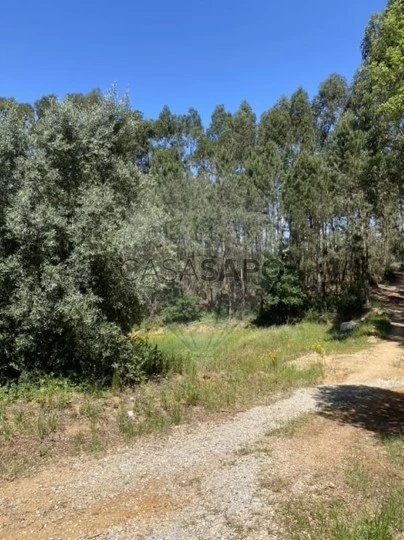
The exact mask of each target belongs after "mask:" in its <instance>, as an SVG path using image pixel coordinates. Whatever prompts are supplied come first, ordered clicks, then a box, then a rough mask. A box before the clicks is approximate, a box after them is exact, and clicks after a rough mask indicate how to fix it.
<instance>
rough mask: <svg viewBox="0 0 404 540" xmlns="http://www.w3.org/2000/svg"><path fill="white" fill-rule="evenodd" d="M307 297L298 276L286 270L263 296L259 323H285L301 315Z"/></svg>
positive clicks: (295, 319)
mask: <svg viewBox="0 0 404 540" xmlns="http://www.w3.org/2000/svg"><path fill="white" fill-rule="evenodd" d="M306 306H307V298H306V296H305V294H304V292H303V290H302V287H301V284H300V281H299V279H298V277H297V276H296V275H295V274H294V273H293V272H292V271H290V270H286V271H285V272H283V273H282V274H281V276H280V277H279V278H278V279H277V280H276V281H275V283H273V284H272V286H271V287H270V290H269V291H268V292H267V293H266V294H265V296H264V298H263V306H262V310H261V313H260V317H259V319H258V322H259V323H261V324H262V323H266V324H285V323H289V322H295V321H297V320H299V319H300V318H302V317H303V315H304V312H305V308H306Z"/></svg>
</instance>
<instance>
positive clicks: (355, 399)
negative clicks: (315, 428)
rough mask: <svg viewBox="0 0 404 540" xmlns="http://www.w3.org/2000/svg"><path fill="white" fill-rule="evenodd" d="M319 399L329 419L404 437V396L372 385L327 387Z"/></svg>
mask: <svg viewBox="0 0 404 540" xmlns="http://www.w3.org/2000/svg"><path fill="white" fill-rule="evenodd" d="M316 400H317V406H318V407H319V414H320V415H321V416H323V417H325V418H328V419H331V420H335V421H337V422H339V423H343V424H351V425H354V426H357V427H361V428H364V429H366V430H368V431H372V432H373V433H375V434H377V435H381V436H383V437H395V436H398V435H404V393H400V392H394V391H392V390H385V389H382V388H376V387H371V386H356V385H342V386H323V387H320V388H318V392H317V395H316Z"/></svg>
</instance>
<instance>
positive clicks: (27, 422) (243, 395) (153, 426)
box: [0, 321, 377, 478]
mask: <svg viewBox="0 0 404 540" xmlns="http://www.w3.org/2000/svg"><path fill="white" fill-rule="evenodd" d="M370 335H377V328H376V327H375V326H374V321H369V322H367V323H364V324H362V326H360V327H359V328H357V329H356V330H355V331H354V332H353V333H352V334H351V335H350V336H348V337H346V338H345V339H335V337H334V335H333V334H332V333H330V327H329V326H327V325H324V324H320V323H313V322H302V323H299V324H296V325H294V326H283V327H278V328H271V329H257V328H246V327H244V326H240V325H239V324H236V323H235V326H232V325H230V324H226V323H224V322H223V323H222V324H217V325H215V326H208V325H207V324H205V325H203V326H202V325H195V324H194V325H188V326H186V325H182V326H181V325H180V326H175V327H170V329H168V328H167V327H164V328H159V329H149V330H148V331H145V330H142V331H139V330H137V331H136V332H135V339H136V340H138V341H145V342H146V341H147V342H148V344H149V345H148V346H149V347H151V348H152V349H154V348H155V347H157V348H158V351H159V352H160V351H162V357H163V358H165V359H166V364H165V365H164V367H163V369H162V371H164V375H161V376H159V377H154V378H152V379H146V378H145V379H144V380H143V382H141V383H139V384H137V385H135V386H131V387H130V386H129V387H128V386H121V385H120V383H119V379H118V378H116V379H113V380H112V383H111V384H110V385H109V386H105V385H100V384H98V383H93V384H90V383H79V382H77V383H75V382H74V381H72V380H69V379H66V378H55V377H53V376H51V375H50V376H48V377H42V378H39V379H36V380H33V381H31V382H30V381H26V382H24V381H20V382H19V383H18V384H10V385H7V386H4V387H2V388H1V389H0V442H1V444H0V448H1V450H0V457H1V459H0V462H1V466H0V474H1V476H2V477H5V478H13V477H15V476H18V475H21V474H27V473H29V472H30V471H32V470H35V468H36V467H37V466H39V465H40V464H43V463H45V462H46V461H47V460H49V459H53V458H55V457H58V456H59V457H63V456H68V455H77V454H83V453H93V452H95V453H99V452H102V451H103V450H106V449H108V448H111V447H113V446H117V445H121V444H128V442H129V441H130V440H131V439H133V438H134V437H137V436H139V435H144V434H148V433H153V432H156V431H164V430H166V429H168V428H169V427H170V426H173V425H177V424H181V423H184V422H188V421H192V419H195V418H197V419H198V420H203V419H208V418H212V417H216V416H217V415H221V414H228V413H232V412H235V411H238V410H242V409H244V408H247V407H249V406H252V405H256V404H262V403H268V402H270V401H272V400H274V399H276V398H277V397H279V395H280V394H284V393H285V392H288V391H290V390H292V389H294V388H298V387H302V386H312V385H315V384H316V383H318V382H320V381H321V378H322V366H321V364H320V363H319V362H316V360H315V359H314V360H313V362H312V364H311V365H310V366H308V367H305V368H304V369H302V368H299V367H296V366H295V365H293V363H291V362H290V361H291V360H293V359H295V358H297V357H299V356H302V355H306V354H311V353H315V355H317V356H318V357H319V358H321V356H322V355H326V354H330V353H342V352H353V351H356V350H359V349H361V348H364V347H369V346H371V345H370V344H369V343H368V338H369V336H370Z"/></svg>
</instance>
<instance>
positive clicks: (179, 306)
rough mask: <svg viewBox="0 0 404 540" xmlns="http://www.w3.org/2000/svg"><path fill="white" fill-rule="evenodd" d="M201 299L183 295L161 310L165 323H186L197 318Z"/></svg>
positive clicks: (191, 295)
mask: <svg viewBox="0 0 404 540" xmlns="http://www.w3.org/2000/svg"><path fill="white" fill-rule="evenodd" d="M200 302H201V299H200V298H199V297H198V296H196V295H193V294H184V295H183V296H180V297H179V298H177V299H176V300H175V301H174V302H173V303H172V304H171V305H170V306H168V307H166V308H165V309H164V310H163V318H164V322H166V323H187V322H192V321H195V320H197V319H198V318H199V316H200V313H201V309H200Z"/></svg>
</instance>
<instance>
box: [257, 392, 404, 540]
mask: <svg viewBox="0 0 404 540" xmlns="http://www.w3.org/2000/svg"><path fill="white" fill-rule="evenodd" d="M401 396H402V401H403V402H404V394H401ZM369 414H371V412H369ZM285 445H287V448H286V449H285ZM260 451H261V452H264V455H266V456H268V457H267V460H268V472H267V475H264V476H263V477H262V479H261V490H262V492H263V494H265V490H267V492H266V493H267V494H268V497H269V499H268V504H270V505H271V506H272V507H273V506H275V508H276V515H277V516H278V517H279V523H281V524H282V525H281V526H282V530H283V532H282V537H283V538H285V539H291V540H303V539H309V540H323V539H324V538H327V540H393V539H395V538H397V539H398V538H401V536H402V534H403V533H404V514H403V511H402V510H403V506H404V486H403V482H402V479H403V475H404V461H403V459H402V456H403V455H404V439H403V437H402V435H395V434H391V435H389V436H383V437H380V436H378V435H377V434H375V435H370V434H369V433H367V432H366V431H364V430H362V429H358V428H356V427H355V428H350V427H348V426H344V425H343V424H342V425H341V424H334V423H333V421H331V420H324V419H320V418H319V417H318V416H316V415H313V414H311V415H306V416H303V417H301V418H299V419H298V420H295V421H293V422H291V423H290V424H286V425H285V426H283V427H282V428H281V429H279V430H276V431H273V432H271V433H269V434H268V437H267V438H266V439H265V440H264V441H262V442H261V443H260ZM285 453H286V454H287V456H288V460H287V463H288V469H285V466H284V465H282V462H281V463H278V467H275V468H274V463H275V462H276V459H277V456H278V455H282V454H285ZM302 453H303V455H304V458H302ZM299 461H300V462H299ZM302 461H303V464H302V463H301V462H302ZM265 470H266V468H264V471H265Z"/></svg>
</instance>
